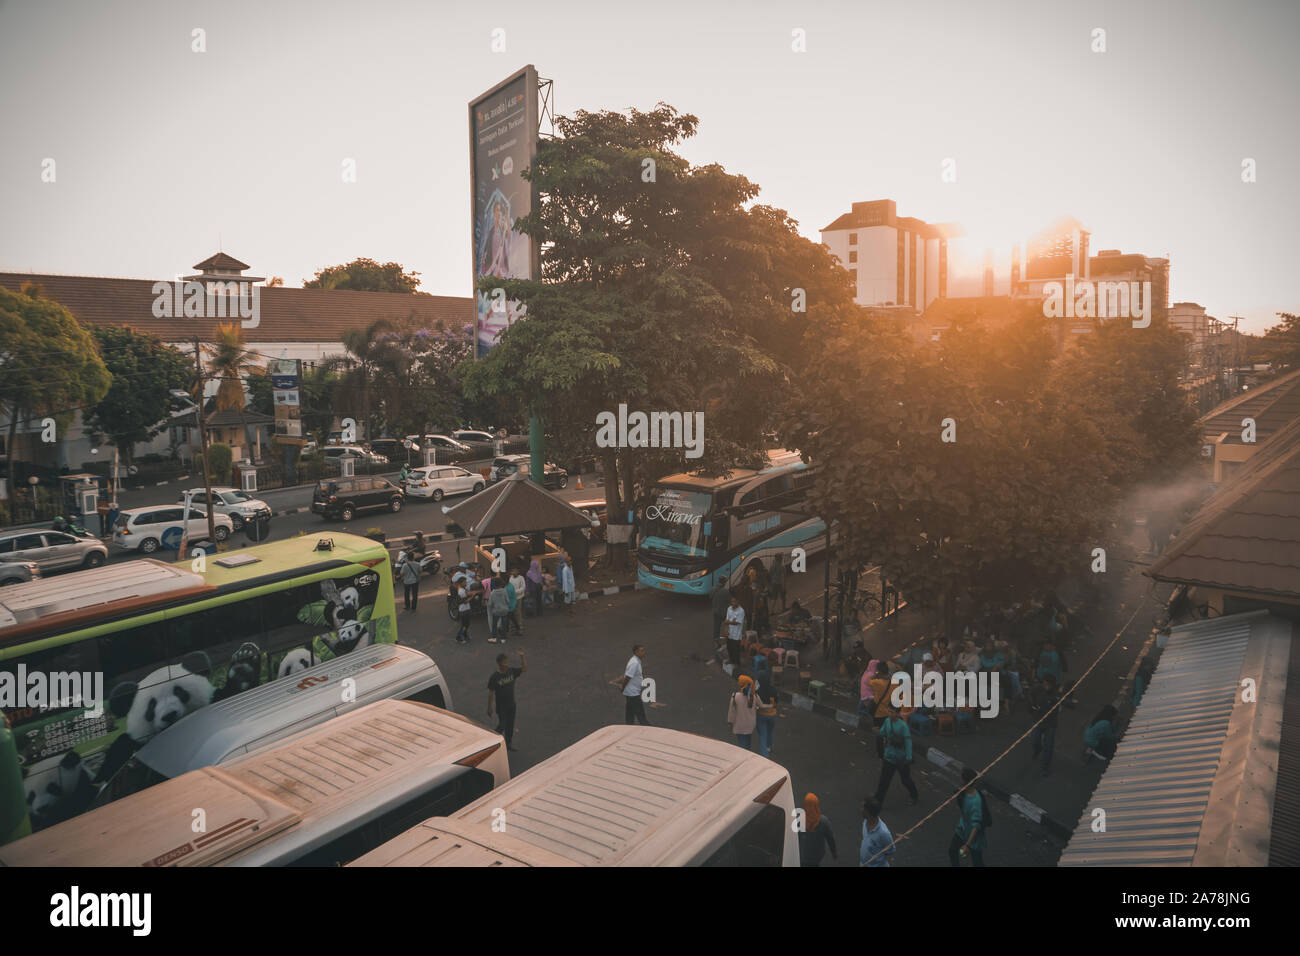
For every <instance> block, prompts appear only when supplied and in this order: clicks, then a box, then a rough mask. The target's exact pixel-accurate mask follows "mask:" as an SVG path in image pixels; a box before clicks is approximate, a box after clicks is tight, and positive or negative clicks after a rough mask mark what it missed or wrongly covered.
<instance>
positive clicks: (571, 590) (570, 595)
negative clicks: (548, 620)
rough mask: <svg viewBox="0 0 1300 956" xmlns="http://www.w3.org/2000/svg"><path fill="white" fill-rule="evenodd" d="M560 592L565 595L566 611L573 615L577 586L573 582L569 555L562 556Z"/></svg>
mask: <svg viewBox="0 0 1300 956" xmlns="http://www.w3.org/2000/svg"><path fill="white" fill-rule="evenodd" d="M559 584H560V591H561V592H562V593H563V594H564V610H565V611H567V612H568V613H570V614H572V613H573V602H574V601H575V600H576V599H577V586H576V585H575V584H574V581H573V566H572V565H571V564H569V561H568V555H564V554H561V555H560V581H559Z"/></svg>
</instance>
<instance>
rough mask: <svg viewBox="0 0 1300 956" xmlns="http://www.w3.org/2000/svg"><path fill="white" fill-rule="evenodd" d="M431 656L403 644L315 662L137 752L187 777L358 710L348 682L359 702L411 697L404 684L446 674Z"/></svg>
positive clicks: (165, 771)
mask: <svg viewBox="0 0 1300 956" xmlns="http://www.w3.org/2000/svg"><path fill="white" fill-rule="evenodd" d="M439 676H440V674H439V671H438V665H437V664H435V663H434V662H433V661H432V660H431V659H430V658H429V656H428V655H427V654H422V653H420V652H419V651H417V650H415V649H414V648H410V647H402V646H400V645H397V644H372V645H370V646H369V647H360V648H357V649H356V650H355V651H353V652H352V653H350V654H345V655H343V656H342V657H335V658H333V659H331V660H328V661H325V662H324V663H320V664H315V665H313V666H311V667H309V668H307V669H306V670H304V671H300V672H298V673H296V674H294V675H293V677H292V678H290V679H287V680H285V679H281V680H273V681H270V682H269V683H266V684H263V685H262V686H260V687H254V688H251V689H250V690H246V691H244V692H243V693H240V694H236V695H235V696H234V697H228V698H226V699H225V700H221V701H216V702H214V703H212V704H209V705H208V706H207V707H201V708H199V709H198V710H196V711H194V712H193V713H192V714H189V715H188V716H187V717H185V718H183V719H182V720H180V721H179V722H178V723H176V725H175V726H172V727H169V728H168V729H167V733H165V734H158V735H157V736H155V737H154V738H153V739H151V740H150V741H149V742H148V743H146V744H145V745H144V746H143V747H141V748H140V749H139V750H137V751H136V753H135V759H137V760H139V761H140V762H141V763H143V764H144V765H145V766H147V767H150V768H152V769H154V770H156V771H158V772H159V773H160V774H162V775H163V776H165V777H179V776H180V775H181V774H183V773H187V772H188V771H190V770H194V769H197V768H199V767H209V766H216V765H217V764H219V763H221V762H222V761H224V760H228V759H230V758H231V757H232V756H236V755H238V754H239V753H242V752H244V751H245V750H246V749H248V748H252V747H254V746H255V745H258V744H259V743H260V741H263V740H265V739H266V738H268V737H272V736H275V737H277V739H283V738H284V737H285V736H287V735H288V734H290V733H295V732H297V731H299V730H303V729H307V728H310V727H314V726H319V725H320V724H321V723H323V722H324V720H326V719H328V717H327V716H326V715H328V716H330V717H333V716H338V715H339V714H342V713H346V712H347V711H349V710H353V709H356V706H357V705H356V704H348V703H345V702H344V701H343V699H342V695H341V693H340V687H341V685H342V681H343V680H344V679H345V678H351V679H352V680H354V681H355V682H356V684H355V697H354V698H353V699H354V700H356V701H358V702H360V703H361V704H365V703H367V702H368V701H367V698H369V697H370V696H371V695H373V694H375V693H379V692H382V693H383V696H384V697H385V698H387V697H403V696H405V692H404V688H406V687H407V686H414V685H416V684H418V683H430V682H432V681H435V680H437V679H438V678H439Z"/></svg>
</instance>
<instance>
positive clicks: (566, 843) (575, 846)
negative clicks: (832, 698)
mask: <svg viewBox="0 0 1300 956" xmlns="http://www.w3.org/2000/svg"><path fill="white" fill-rule="evenodd" d="M788 780H789V777H788V774H787V773H786V771H785V769H784V768H783V767H781V766H779V765H778V764H775V763H773V762H772V761H770V760H767V759H765V758H763V757H760V756H758V755H757V754H754V753H750V752H748V751H745V750H742V749H741V748H739V747H737V746H735V745H734V744H730V743H725V742H723V741H719V740H711V739H709V738H707V737H699V736H696V735H694V734H687V733H682V732H681V731H676V730H667V729H665V728H662V727H628V726H615V727H606V728H604V729H603V730H598V731H596V732H595V733H594V734H590V735H589V736H587V737H584V738H583V739H582V740H580V741H578V742H577V743H576V744H574V745H573V746H572V747H569V748H568V749H566V750H563V751H561V752H560V753H558V754H556V755H555V756H554V757H551V758H550V759H549V760H546V761H544V762H542V763H540V764H538V765H537V766H536V767H534V768H532V769H531V770H528V771H526V772H524V773H522V774H520V775H519V776H517V777H515V778H514V779H513V780H511V781H510V782H509V783H507V784H504V785H503V786H501V787H498V788H497V789H496V790H494V791H492V793H490V794H488V795H487V796H485V797H483V798H481V799H479V800H477V801H475V802H474V803H471V804H470V805H469V806H467V807H465V808H464V809H463V810H461V811H460V812H459V813H457V814H456V815H455V816H453V817H435V818H434V819H431V820H426V821H425V822H424V823H423V824H421V825H420V826H419V827H416V828H414V829H413V830H410V831H408V832H407V833H405V834H402V835H401V836H399V837H397V838H396V839H394V840H391V841H389V842H388V843H386V844H384V845H383V846H381V847H378V848H377V849H375V850H372V851H371V852H370V853H368V854H366V855H365V856H362V857H361V858H359V859H358V860H356V861H355V862H354V865H356V866H417V865H419V866H461V865H470V864H471V863H472V864H474V865H488V864H492V865H526V866H553V865H561V864H563V865H570V866H572V865H575V864H576V865H582V866H681V865H684V864H686V863H688V862H690V861H691V860H692V859H694V858H695V857H697V856H698V855H699V853H700V852H701V851H702V850H703V849H704V848H706V847H707V846H708V845H709V843H710V841H711V840H713V839H715V838H716V837H718V836H719V835H720V834H722V833H723V832H724V831H725V829H726V827H727V825H728V823H729V822H730V821H733V820H735V819H736V818H737V817H738V816H740V815H741V814H743V813H744V812H745V811H746V809H747V807H748V805H749V804H752V803H755V802H760V803H766V802H768V801H770V800H771V799H772V797H773V796H774V795H775V794H776V793H777V792H779V790H780V788H781V787H782V786H783V785H788ZM498 809H499V810H502V811H504V812H505V817H504V820H505V823H506V831H507V832H504V833H497V832H493V823H494V821H495V820H496V819H498V816H497V815H496V811H497V810H498Z"/></svg>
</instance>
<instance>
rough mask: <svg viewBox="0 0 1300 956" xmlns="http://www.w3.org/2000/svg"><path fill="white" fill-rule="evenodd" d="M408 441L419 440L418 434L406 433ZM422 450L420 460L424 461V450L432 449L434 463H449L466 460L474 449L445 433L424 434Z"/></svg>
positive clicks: (471, 456)
mask: <svg viewBox="0 0 1300 956" xmlns="http://www.w3.org/2000/svg"><path fill="white" fill-rule="evenodd" d="M406 437H407V439H408V440H409V441H416V442H418V441H421V438H420V436H419V435H407V436H406ZM423 442H424V450H423V451H421V452H420V456H421V457H420V461H421V463H423V461H424V451H427V450H428V449H430V448H432V449H433V460H434V464H437V465H451V464H454V463H455V462H458V461H468V460H469V459H471V458H473V457H474V451H473V449H471V448H470V447H469V446H468V445H466V444H463V443H462V442H458V441H456V439H454V438H451V437H449V436H447V435H425V436H424V438H423Z"/></svg>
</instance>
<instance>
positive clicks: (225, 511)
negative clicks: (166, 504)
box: [176, 487, 271, 531]
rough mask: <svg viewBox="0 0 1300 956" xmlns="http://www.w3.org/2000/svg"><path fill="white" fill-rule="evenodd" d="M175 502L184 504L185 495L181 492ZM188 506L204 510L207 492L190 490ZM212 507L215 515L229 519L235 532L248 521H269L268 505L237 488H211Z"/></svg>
mask: <svg viewBox="0 0 1300 956" xmlns="http://www.w3.org/2000/svg"><path fill="white" fill-rule="evenodd" d="M176 500H177V502H179V503H181V504H184V502H185V493H184V492H181V496H180V497H179V498H177V499H176ZM190 504H191V505H198V506H199V507H200V508H205V509H206V508H207V506H208V493H207V491H205V490H204V489H203V488H191V489H190ZM212 506H213V509H214V510H215V511H216V512H217V514H219V515H225V516H226V517H228V518H229V519H230V523H231V525H232V526H233V527H234V529H235V530H236V531H239V530H241V529H242V528H243V527H244V525H245V524H246V523H247V522H249V521H263V522H265V521H270V520H271V506H270V505H268V504H267V503H266V502H265V501H262V500H261V499H260V498H254V497H253V496H252V495H250V494H249V493H248V492H247V491H240V490H239V489H238V488H224V487H222V488H213V489H212Z"/></svg>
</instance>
